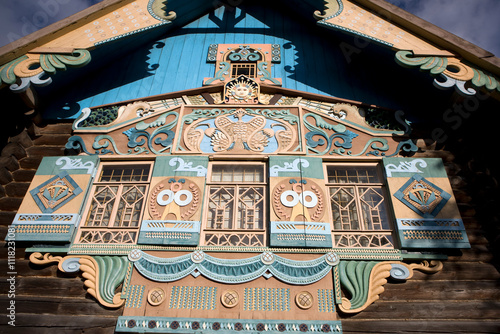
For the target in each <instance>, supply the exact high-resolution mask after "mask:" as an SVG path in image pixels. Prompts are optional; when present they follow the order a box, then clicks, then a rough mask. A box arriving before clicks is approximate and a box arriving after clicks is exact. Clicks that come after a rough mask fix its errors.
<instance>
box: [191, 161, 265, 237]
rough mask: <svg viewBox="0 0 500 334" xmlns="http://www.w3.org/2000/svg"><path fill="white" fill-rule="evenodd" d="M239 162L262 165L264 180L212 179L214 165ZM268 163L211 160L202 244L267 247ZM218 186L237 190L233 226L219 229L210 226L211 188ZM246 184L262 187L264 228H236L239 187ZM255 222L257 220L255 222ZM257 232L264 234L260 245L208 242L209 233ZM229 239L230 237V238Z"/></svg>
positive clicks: (241, 162)
mask: <svg viewBox="0 0 500 334" xmlns="http://www.w3.org/2000/svg"><path fill="white" fill-rule="evenodd" d="M235 163H237V164H238V165H247V166H262V172H263V175H262V181H260V182H256V181H251V182H242V181H223V180H220V181H212V175H213V173H212V172H213V167H214V166H224V165H228V166H230V165H233V164H235ZM267 168H268V167H267V163H266V162H264V161H237V160H231V161H210V162H209V166H208V172H207V180H206V185H205V198H204V207H205V208H206V209H205V210H204V212H203V215H202V224H201V225H202V226H201V235H200V246H222V247H238V246H239V247H265V246H267V242H268V236H267V234H268V229H269V228H268V226H267V225H268V220H269V219H268V205H269V200H268V198H269V179H268V170H267ZM217 186H232V187H234V189H235V191H234V194H235V197H234V199H233V200H234V201H235V203H233V213H232V219H233V220H232V223H233V228H230V229H229V228H224V227H223V228H221V229H217V228H216V227H209V226H208V224H209V211H210V209H209V204H210V198H211V196H210V191H211V189H214V188H215V187H217ZM245 186H253V187H262V188H263V191H262V213H261V215H262V228H251V229H249V228H246V229H245V228H235V227H234V226H237V225H238V220H239V219H238V215H239V210H238V201H239V198H240V197H239V195H240V194H239V189H240V188H241V187H245ZM254 224H255V222H254ZM252 232H255V233H256V234H257V235H261V236H262V242H261V244H260V245H257V246H254V245H244V246H241V245H226V244H218V245H215V244H210V243H207V239H206V238H207V234H221V233H227V234H235V235H246V234H249V233H252ZM228 240H229V239H228Z"/></svg>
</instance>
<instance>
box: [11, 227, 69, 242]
mask: <svg viewBox="0 0 500 334" xmlns="http://www.w3.org/2000/svg"><path fill="white" fill-rule="evenodd" d="M12 227H13V228H15V229H16V232H15V237H14V238H9V235H7V237H6V238H5V240H6V241H43V242H71V240H72V239H73V233H74V232H75V226H74V225H70V224H43V226H40V224H22V225H21V224H16V225H12ZM19 229H22V230H25V229H31V231H30V232H18V230H19ZM45 231H46V232H45ZM61 231H64V232H61Z"/></svg>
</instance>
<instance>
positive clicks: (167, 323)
mask: <svg viewBox="0 0 500 334" xmlns="http://www.w3.org/2000/svg"><path fill="white" fill-rule="evenodd" d="M115 332H117V333H205V334H215V333H217V334H234V333H242V334H244V333H247V334H256V333H269V334H282V333H291V332H297V333H321V332H322V333H342V324H341V322H340V321H339V320H336V321H332V320H270V319H206V318H170V317H143V316H120V317H118V322H117V324H116V328H115Z"/></svg>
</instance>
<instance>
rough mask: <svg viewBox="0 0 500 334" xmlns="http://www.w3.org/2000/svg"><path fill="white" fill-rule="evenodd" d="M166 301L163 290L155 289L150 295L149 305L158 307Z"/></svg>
mask: <svg viewBox="0 0 500 334" xmlns="http://www.w3.org/2000/svg"><path fill="white" fill-rule="evenodd" d="M164 300H165V291H163V289H162V288H154V289H152V290H150V291H149V293H148V303H149V304H151V305H153V306H157V305H160V304H161V303H163V301H164Z"/></svg>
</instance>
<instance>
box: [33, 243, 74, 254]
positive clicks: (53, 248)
mask: <svg viewBox="0 0 500 334" xmlns="http://www.w3.org/2000/svg"><path fill="white" fill-rule="evenodd" d="M69 249H70V246H69V244H65V245H50V246H46V245H34V246H33V247H28V248H26V253H35V252H39V253H42V254H43V253H51V254H68V252H69Z"/></svg>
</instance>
